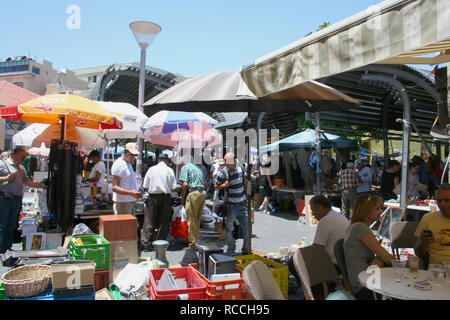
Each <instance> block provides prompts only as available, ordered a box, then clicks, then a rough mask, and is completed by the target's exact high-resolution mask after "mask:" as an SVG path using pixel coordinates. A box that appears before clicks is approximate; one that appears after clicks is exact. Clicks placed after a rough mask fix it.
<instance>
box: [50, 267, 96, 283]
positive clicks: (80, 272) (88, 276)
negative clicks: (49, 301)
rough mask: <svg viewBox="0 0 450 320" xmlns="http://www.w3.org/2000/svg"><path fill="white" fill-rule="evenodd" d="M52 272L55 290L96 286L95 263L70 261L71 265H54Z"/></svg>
mask: <svg viewBox="0 0 450 320" xmlns="http://www.w3.org/2000/svg"><path fill="white" fill-rule="evenodd" d="M51 270H52V288H53V289H64V288H72V287H83V286H93V285H94V284H95V282H94V272H95V262H91V261H73V262H72V261H70V263H60V264H53V265H51Z"/></svg>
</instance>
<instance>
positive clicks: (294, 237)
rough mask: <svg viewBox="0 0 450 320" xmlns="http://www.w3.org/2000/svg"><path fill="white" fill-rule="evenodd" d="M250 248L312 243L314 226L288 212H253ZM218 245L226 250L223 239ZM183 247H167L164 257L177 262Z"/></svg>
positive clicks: (273, 248)
mask: <svg viewBox="0 0 450 320" xmlns="http://www.w3.org/2000/svg"><path fill="white" fill-rule="evenodd" d="M252 233H253V236H252V247H251V248H252V250H253V251H259V252H265V253H271V252H277V250H278V248H279V247H290V246H291V245H294V244H297V243H298V241H301V240H302V238H303V237H305V238H306V239H305V240H306V244H310V243H312V241H313V239H314V234H315V227H309V226H307V225H306V224H303V223H299V222H297V217H295V216H293V215H292V214H288V213H278V214H274V215H267V214H263V213H262V212H260V211H256V212H255V221H254V223H253V229H252ZM218 245H219V247H223V248H224V251H225V250H226V244H225V241H220V242H218ZM241 248H242V239H238V240H237V243H236V252H237V253H240V249H241ZM184 251H185V248H183V249H178V250H171V249H169V250H168V251H167V254H166V258H167V260H168V261H169V263H170V264H171V265H176V264H179V263H180V261H181V260H182V258H183V256H184ZM141 257H151V258H154V257H155V252H142V253H141Z"/></svg>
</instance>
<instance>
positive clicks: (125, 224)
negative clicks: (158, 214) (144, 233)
mask: <svg viewBox="0 0 450 320" xmlns="http://www.w3.org/2000/svg"><path fill="white" fill-rule="evenodd" d="M98 232H99V234H101V235H102V236H104V237H105V238H106V240H108V241H110V242H112V241H129V240H138V239H139V238H138V235H137V219H136V217H135V216H132V215H131V214H117V215H115V214H114V215H106V216H100V217H99V220H98Z"/></svg>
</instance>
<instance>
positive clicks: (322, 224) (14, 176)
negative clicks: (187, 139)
mask: <svg viewBox="0 0 450 320" xmlns="http://www.w3.org/2000/svg"><path fill="white" fill-rule="evenodd" d="M139 154H140V153H139V151H138V148H137V146H136V144H135V143H127V144H126V146H125V151H124V153H123V154H122V155H121V156H120V157H119V158H118V159H117V160H115V161H114V163H113V165H112V168H111V175H112V191H113V198H112V199H113V210H114V213H115V214H124V213H126V214H130V213H131V214H136V212H135V210H136V209H135V208H136V201H138V200H139V199H141V198H142V197H144V199H145V208H144V223H143V227H142V231H141V237H140V246H141V250H143V251H151V250H153V248H152V242H153V241H155V240H166V239H167V238H168V235H169V229H170V222H171V218H172V213H173V209H172V202H173V199H174V197H175V198H176V197H179V198H180V204H181V205H183V206H184V207H185V210H186V214H187V220H188V237H187V242H186V245H187V246H188V247H189V249H191V250H194V251H195V250H196V249H197V245H198V243H199V232H200V223H201V219H202V213H203V209H204V206H205V201H206V199H207V198H211V199H212V200H213V212H214V213H215V214H216V215H217V216H218V217H221V218H225V219H224V222H217V223H216V226H217V227H218V228H217V229H218V230H219V229H223V231H224V232H223V236H224V237H223V238H224V240H225V242H226V246H227V248H226V254H228V255H231V256H234V255H236V254H237V252H236V250H237V248H236V237H235V235H234V233H233V231H234V230H235V222H236V221H237V222H238V223H239V225H240V228H241V229H242V237H243V242H242V248H240V254H248V253H249V247H248V214H249V212H248V210H247V201H249V200H251V199H248V198H247V194H248V193H247V190H248V187H249V183H251V184H253V183H255V182H256V183H255V184H256V186H257V187H256V190H253V192H256V191H258V190H259V188H260V187H259V186H261V189H263V190H264V201H263V203H262V204H261V207H260V209H261V210H268V211H269V210H270V208H269V203H270V198H271V196H272V185H273V182H272V178H271V175H270V172H269V171H268V169H267V168H269V166H270V163H269V162H268V161H267V159H265V161H261V162H259V161H254V162H253V163H252V168H251V170H250V172H251V174H250V175H248V174H247V168H248V167H247V164H245V163H244V164H241V163H239V161H238V160H237V159H236V156H235V155H234V154H233V153H231V152H229V153H226V154H225V156H224V157H223V158H216V159H215V161H214V163H213V164H212V165H211V166H210V167H209V168H207V166H206V165H205V164H195V163H194V162H193V158H192V157H189V156H185V157H182V158H181V160H182V161H181V163H180V164H179V165H178V168H177V167H176V165H175V164H174V163H173V162H172V160H171V158H170V157H169V156H168V155H167V154H165V153H160V154H159V155H158V156H157V158H156V161H155V162H153V163H152V165H151V166H149V167H148V168H147V170H146V171H145V176H144V179H143V183H142V188H143V189H140V186H139V185H138V182H137V181H136V174H135V171H134V165H135V162H136V157H137V156H138V155H139ZM26 156H27V155H26V152H25V150H24V149H23V148H16V149H14V151H13V152H12V153H11V155H9V154H6V153H3V154H1V158H2V159H0V183H1V187H0V253H4V252H5V251H6V250H8V249H10V248H11V245H12V240H13V239H12V234H13V230H14V228H16V227H17V221H18V215H19V213H20V210H21V201H22V195H23V188H24V185H27V186H30V187H34V188H46V186H45V185H42V184H39V183H35V182H33V181H32V180H31V179H30V178H29V176H28V174H27V170H26V168H25V167H24V166H23V162H24V160H25V159H26ZM87 158H88V160H89V161H91V162H92V167H91V172H90V175H89V177H85V181H86V182H90V183H95V184H96V187H97V188H98V192H101V190H102V188H104V185H103V182H104V180H105V164H104V162H103V161H102V159H101V157H100V153H99V151H97V150H93V151H91V152H90V153H89V154H88V155H87ZM400 168H401V164H400V163H399V162H398V161H396V160H389V161H388V163H387V169H386V170H382V169H381V165H377V163H374V164H373V166H372V168H371V167H370V166H369V165H368V163H367V162H365V161H364V160H361V159H358V160H356V161H348V162H347V163H346V165H345V168H343V169H342V170H340V171H339V172H338V173H337V175H338V180H339V184H340V186H341V187H342V214H340V213H338V212H336V211H334V210H332V206H331V204H330V201H329V199H328V198H327V197H325V196H322V195H316V196H314V197H313V198H312V199H311V200H310V203H309V205H310V208H311V212H312V215H313V216H314V217H315V218H316V219H317V220H318V221H319V223H318V226H317V229H316V233H315V237H314V241H313V245H318V246H322V247H324V249H325V251H326V252H327V253H328V254H329V256H330V258H331V261H332V262H333V263H334V264H335V265H336V268H337V270H338V271H339V267H338V266H337V264H338V263H337V259H336V257H335V251H334V247H335V244H336V242H337V241H338V240H340V239H343V250H344V255H345V262H346V269H347V273H348V277H349V282H350V285H351V289H352V293H353V294H354V296H355V297H356V298H357V299H372V298H373V297H374V295H373V292H372V291H370V290H369V289H367V288H365V287H362V286H361V284H360V283H359V281H358V275H359V273H360V272H361V271H363V270H365V269H366V268H367V267H368V266H370V265H377V266H379V267H385V266H390V265H391V262H392V260H394V259H395V257H394V256H393V255H392V254H391V253H389V252H388V251H387V250H386V249H385V248H384V247H383V246H382V245H381V244H380V242H379V240H378V239H377V238H376V237H375V236H374V234H373V232H372V230H371V229H370V226H371V225H372V224H373V223H374V222H376V221H378V220H379V218H380V214H381V213H382V207H383V203H384V202H385V201H387V200H390V199H395V198H396V197H397V194H398V190H397V189H398V186H399V184H400V181H401V178H402V177H401V175H400ZM266 169H267V170H266ZM442 169H443V168H442V163H440V162H439V161H438V160H437V158H436V156H434V155H430V154H427V155H426V160H422V158H421V157H418V156H415V157H413V158H412V160H411V162H410V164H409V171H408V193H407V194H408V197H412V198H416V199H420V198H422V199H423V198H425V197H435V198H436V201H437V205H438V207H439V211H436V212H430V213H426V214H425V215H423V217H422V216H421V217H420V219H418V221H419V223H418V227H417V230H416V232H415V235H416V237H417V243H416V246H415V248H414V251H415V254H416V255H417V256H418V257H420V258H422V259H423V261H424V263H425V265H426V264H427V263H441V262H443V261H450V246H449V245H450V184H447V183H443V184H440V175H442V171H443V170H442ZM178 170H180V174H179V177H178V179H177V177H176V175H175V172H176V171H178ZM374 186H375V187H374ZM252 189H253V188H252ZM220 221H223V220H220ZM219 226H220V228H219ZM290 267H291V268H292V263H291V264H290ZM294 274H295V273H294ZM312 289H313V292H315V293H314V295H315V296H320V295H321V294H322V292H321V291H322V289H321V288H320V287H316V288H312Z"/></svg>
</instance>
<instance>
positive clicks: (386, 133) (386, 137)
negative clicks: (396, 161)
mask: <svg viewBox="0 0 450 320" xmlns="http://www.w3.org/2000/svg"><path fill="white" fill-rule="evenodd" d="M387 119H388V106H387V105H385V106H384V110H383V134H384V139H383V147H384V168H383V169H384V171H386V169H387V168H388V159H389V130H388V125H387Z"/></svg>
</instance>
